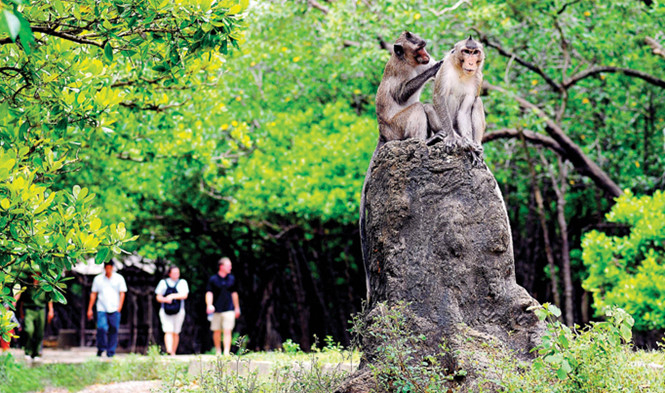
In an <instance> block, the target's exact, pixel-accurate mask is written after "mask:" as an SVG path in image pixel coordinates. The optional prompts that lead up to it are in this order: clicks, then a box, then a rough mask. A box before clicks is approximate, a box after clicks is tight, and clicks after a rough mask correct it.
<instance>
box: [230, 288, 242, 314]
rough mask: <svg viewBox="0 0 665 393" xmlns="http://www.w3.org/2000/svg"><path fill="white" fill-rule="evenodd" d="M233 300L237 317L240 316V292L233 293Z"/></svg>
mask: <svg viewBox="0 0 665 393" xmlns="http://www.w3.org/2000/svg"><path fill="white" fill-rule="evenodd" d="M231 300H233V308H234V309H235V311H236V318H239V317H240V301H239V300H238V292H232V293H231Z"/></svg>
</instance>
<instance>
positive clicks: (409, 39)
mask: <svg viewBox="0 0 665 393" xmlns="http://www.w3.org/2000/svg"><path fill="white" fill-rule="evenodd" d="M426 45H427V41H425V40H423V39H422V38H420V37H418V36H417V35H415V34H413V33H411V32H408V31H405V32H403V33H402V34H400V36H399V38H397V41H395V44H394V45H393V53H394V54H395V56H397V57H398V58H399V59H400V60H402V61H406V62H407V63H408V64H409V65H411V66H413V67H417V66H419V65H424V64H429V62H430V55H429V53H427V50H425V46H426Z"/></svg>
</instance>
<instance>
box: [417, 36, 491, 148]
mask: <svg viewBox="0 0 665 393" xmlns="http://www.w3.org/2000/svg"><path fill="white" fill-rule="evenodd" d="M484 63H485V51H484V49H483V45H482V44H481V43H480V42H478V41H476V40H474V39H473V38H472V37H471V36H469V38H467V39H464V40H462V41H459V42H458V43H456V44H455V46H454V48H453V49H452V50H451V51H450V52H449V53H448V54H447V55H446V57H445V58H444V59H443V65H442V66H441V68H440V69H439V71H438V72H437V74H436V78H435V80H434V94H433V104H434V110H435V112H436V115H437V116H438V117H439V119H438V120H437V121H434V122H431V123H433V124H434V123H438V124H437V126H442V128H441V129H439V130H435V131H434V132H435V134H434V135H433V136H432V137H431V138H430V139H429V140H428V143H430V144H431V142H432V141H436V140H438V139H441V140H444V141H445V142H446V143H451V142H452V143H458V144H460V145H462V146H469V147H471V148H472V149H473V150H474V151H475V152H476V153H481V152H482V145H481V143H482V139H483V133H484V132H485V126H486V125H485V108H484V107H483V101H482V99H481V98H480V89H481V85H482V83H483V65H484Z"/></svg>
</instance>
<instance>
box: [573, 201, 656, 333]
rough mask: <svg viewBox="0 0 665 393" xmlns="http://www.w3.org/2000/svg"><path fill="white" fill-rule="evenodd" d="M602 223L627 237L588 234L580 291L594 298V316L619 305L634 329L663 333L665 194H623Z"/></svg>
mask: <svg viewBox="0 0 665 393" xmlns="http://www.w3.org/2000/svg"><path fill="white" fill-rule="evenodd" d="M606 218H607V221H608V222H611V223H614V224H616V225H617V227H619V228H623V229H625V230H627V234H626V235H623V236H622V235H615V236H610V235H607V234H605V233H603V232H599V231H590V232H588V233H586V234H585V236H584V239H583V240H582V249H583V253H582V260H583V261H584V265H585V266H586V267H587V270H588V277H587V278H586V279H585V280H584V288H585V289H587V290H588V291H591V292H593V294H594V298H593V300H594V301H593V307H594V308H595V310H596V313H598V314H600V313H602V312H604V311H605V310H606V309H607V307H610V306H618V307H621V308H623V309H625V310H626V311H627V312H628V313H630V314H631V315H632V316H633V318H635V328H636V329H638V330H641V331H649V330H655V329H663V328H665V308H664V307H663V301H664V300H663V299H665V249H664V247H663V244H665V243H664V242H665V193H663V192H662V191H660V190H659V191H656V192H655V193H654V194H653V195H651V196H641V197H638V196H634V195H632V193H630V192H627V193H626V194H625V195H623V196H621V197H620V198H619V199H618V200H617V203H616V205H614V206H613V207H612V210H611V211H610V212H609V213H608V214H607V217H606ZM625 230H624V231H622V232H626V231H625Z"/></svg>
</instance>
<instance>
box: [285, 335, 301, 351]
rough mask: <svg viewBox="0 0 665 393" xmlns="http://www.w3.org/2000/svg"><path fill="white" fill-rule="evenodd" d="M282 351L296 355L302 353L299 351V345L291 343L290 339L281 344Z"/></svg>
mask: <svg viewBox="0 0 665 393" xmlns="http://www.w3.org/2000/svg"><path fill="white" fill-rule="evenodd" d="M282 350H283V351H284V352H285V353H291V354H296V353H299V352H302V351H301V349H300V344H298V343H295V342H293V340H291V339H290V338H289V339H287V340H286V341H284V343H283V344H282Z"/></svg>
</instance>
